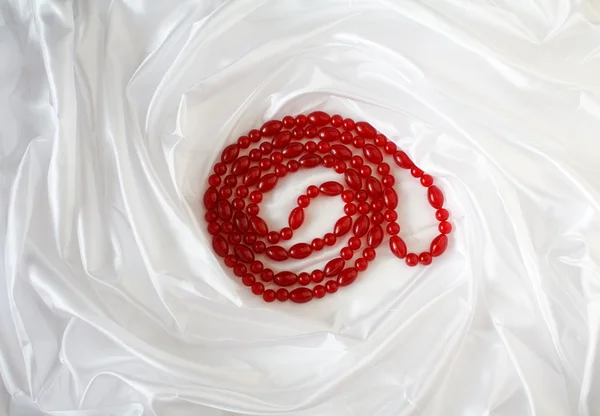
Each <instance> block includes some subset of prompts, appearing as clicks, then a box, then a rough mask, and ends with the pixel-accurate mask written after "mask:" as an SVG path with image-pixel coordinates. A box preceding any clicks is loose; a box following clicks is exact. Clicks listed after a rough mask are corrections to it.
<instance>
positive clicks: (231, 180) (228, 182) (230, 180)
mask: <svg viewBox="0 0 600 416" xmlns="http://www.w3.org/2000/svg"><path fill="white" fill-rule="evenodd" d="M235 185H237V178H236V177H235V176H233V175H227V176H226V177H225V186H228V187H230V188H233V187H234V186H235Z"/></svg>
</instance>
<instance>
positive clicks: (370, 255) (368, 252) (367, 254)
mask: <svg viewBox="0 0 600 416" xmlns="http://www.w3.org/2000/svg"><path fill="white" fill-rule="evenodd" d="M376 254H377V253H376V252H375V250H374V249H372V248H371V247H369V248H365V249H364V250H363V257H364V258H365V259H366V260H367V261H373V260H375V255H376Z"/></svg>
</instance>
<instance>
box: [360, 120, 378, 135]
mask: <svg viewBox="0 0 600 416" xmlns="http://www.w3.org/2000/svg"><path fill="white" fill-rule="evenodd" d="M354 128H355V129H356V132H357V133H358V134H360V135H361V136H363V137H366V138H367V139H374V138H375V136H377V130H375V127H373V126H371V125H370V124H369V123H367V122H366V121H359V122H357V123H355V124H354Z"/></svg>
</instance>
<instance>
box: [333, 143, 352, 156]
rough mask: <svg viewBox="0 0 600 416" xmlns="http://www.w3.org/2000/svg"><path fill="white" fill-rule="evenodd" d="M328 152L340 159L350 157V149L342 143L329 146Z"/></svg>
mask: <svg viewBox="0 0 600 416" xmlns="http://www.w3.org/2000/svg"><path fill="white" fill-rule="evenodd" d="M330 152H331V154H332V155H334V156H335V157H337V158H338V159H341V160H350V159H352V151H351V150H350V149H348V148H347V147H346V146H344V145H343V144H334V145H333V146H331V149H330Z"/></svg>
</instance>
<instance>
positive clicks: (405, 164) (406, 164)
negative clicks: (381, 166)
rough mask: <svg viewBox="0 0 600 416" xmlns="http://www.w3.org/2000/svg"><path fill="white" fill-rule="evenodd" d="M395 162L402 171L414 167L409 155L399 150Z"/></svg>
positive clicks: (395, 154) (395, 155)
mask: <svg viewBox="0 0 600 416" xmlns="http://www.w3.org/2000/svg"><path fill="white" fill-rule="evenodd" d="M394 162H396V165H398V166H399V167H401V168H402V169H410V168H412V167H413V162H412V160H410V158H409V157H408V155H407V154H406V153H404V152H403V151H402V150H398V151H397V152H396V153H394Z"/></svg>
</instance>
